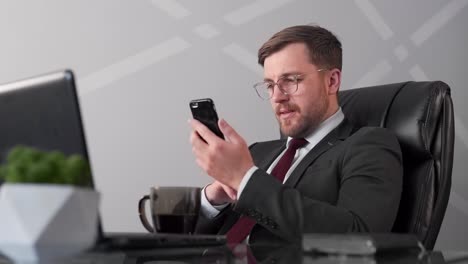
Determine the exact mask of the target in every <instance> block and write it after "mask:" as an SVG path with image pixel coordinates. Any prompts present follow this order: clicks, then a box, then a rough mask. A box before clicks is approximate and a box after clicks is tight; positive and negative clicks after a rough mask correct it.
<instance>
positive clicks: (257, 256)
mask: <svg viewBox="0 0 468 264" xmlns="http://www.w3.org/2000/svg"><path fill="white" fill-rule="evenodd" d="M10 263H12V262H10V261H8V260H7V259H5V258H2V257H0V264H10ZM40 263H41V264H43V263H44V264H48V263H54V264H61V263H70V264H73V263H76V264H91V263H93V264H111V263H112V264H143V263H151V264H155V263H217V264H222V263H249V264H250V263H276V264H279V263H327V264H328V263H330V264H331V263H341V264H344V263H353V264H354V263H363V264H366V263H369V264H374V263H375V264H377V263H431V264H437V263H457V264H458V263H468V252H455V251H452V252H450V251H446V252H438V251H434V252H427V253H426V254H424V255H420V254H419V255H418V254H417V253H411V252H406V253H385V254H380V255H376V256H368V257H359V256H337V255H318V254H310V253H305V252H302V250H300V249H298V248H296V247H291V246H284V247H281V246H276V247H252V248H251V247H247V246H239V247H237V248H236V249H234V251H233V250H232V249H229V248H228V247H210V248H201V247H199V248H171V249H155V250H144V251H135V250H133V251H125V252H124V251H105V252H104V251H100V252H87V253H84V254H81V255H79V256H75V257H73V258H67V259H63V260H59V261H57V260H56V261H41V262H40Z"/></svg>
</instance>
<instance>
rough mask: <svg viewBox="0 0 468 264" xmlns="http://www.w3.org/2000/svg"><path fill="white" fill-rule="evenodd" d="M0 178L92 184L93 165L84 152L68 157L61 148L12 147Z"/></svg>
mask: <svg viewBox="0 0 468 264" xmlns="http://www.w3.org/2000/svg"><path fill="white" fill-rule="evenodd" d="M0 179H2V180H3V181H5V182H11V183H55V184H70V185H77V186H90V185H91V169H90V167H89V163H88V162H87V160H85V159H84V158H83V157H82V156H80V155H77V154H73V155H70V156H68V157H66V156H65V155H64V154H63V153H62V152H59V151H50V152H48V151H41V150H38V149H36V148H32V147H27V146H16V147H14V148H12V149H11V150H10V151H9V153H8V155H7V157H6V162H5V164H3V165H0Z"/></svg>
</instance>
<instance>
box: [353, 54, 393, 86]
mask: <svg viewBox="0 0 468 264" xmlns="http://www.w3.org/2000/svg"><path fill="white" fill-rule="evenodd" d="M391 71H392V66H391V65H390V63H389V62H388V61H387V60H383V61H381V62H379V63H378V64H377V65H375V66H374V68H373V69H371V70H370V71H368V72H367V73H366V74H365V75H364V76H363V77H362V78H361V79H360V80H359V81H358V82H357V83H356V84H354V85H353V86H351V87H352V88H358V87H364V86H370V85H375V84H376V83H378V82H379V81H380V80H381V79H382V78H383V77H385V75H387V74H388V73H390V72H391Z"/></svg>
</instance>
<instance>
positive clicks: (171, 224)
mask: <svg viewBox="0 0 468 264" xmlns="http://www.w3.org/2000/svg"><path fill="white" fill-rule="evenodd" d="M200 195H201V188H198V187H153V188H151V189H150V194H149V195H145V196H143V198H141V199H140V201H139V205H138V207H139V212H140V220H141V223H142V224H143V226H144V227H145V228H146V229H147V230H148V231H149V232H152V233H179V234H190V233H193V230H194V229H195V225H196V221H197V216H198V211H199V210H200ZM146 201H150V208H151V220H152V222H153V223H152V224H150V223H149V222H148V220H147V218H146V212H145V202H146Z"/></svg>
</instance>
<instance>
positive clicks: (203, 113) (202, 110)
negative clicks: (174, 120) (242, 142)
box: [189, 98, 224, 139]
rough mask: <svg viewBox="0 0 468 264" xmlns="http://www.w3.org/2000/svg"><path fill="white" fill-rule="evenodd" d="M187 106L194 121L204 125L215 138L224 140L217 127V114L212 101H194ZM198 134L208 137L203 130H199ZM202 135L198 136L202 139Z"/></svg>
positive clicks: (206, 99) (205, 99)
mask: <svg viewBox="0 0 468 264" xmlns="http://www.w3.org/2000/svg"><path fill="white" fill-rule="evenodd" d="M189 106H190V110H191V111H192V116H193V118H194V119H196V120H198V121H199V122H201V123H202V124H204V125H205V126H206V127H207V128H208V129H209V130H210V131H211V132H212V133H214V134H215V135H216V136H218V137H220V138H222V139H224V135H223V133H222V132H221V130H220V129H219V126H218V113H217V112H216V108H215V105H214V103H213V100H211V99H210V98H204V99H196V100H192V101H190V103H189ZM200 133H203V134H204V135H206V136H209V133H207V132H206V130H205V129H200ZM204 135H200V136H202V138H203V139H204V138H205V137H204Z"/></svg>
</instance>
